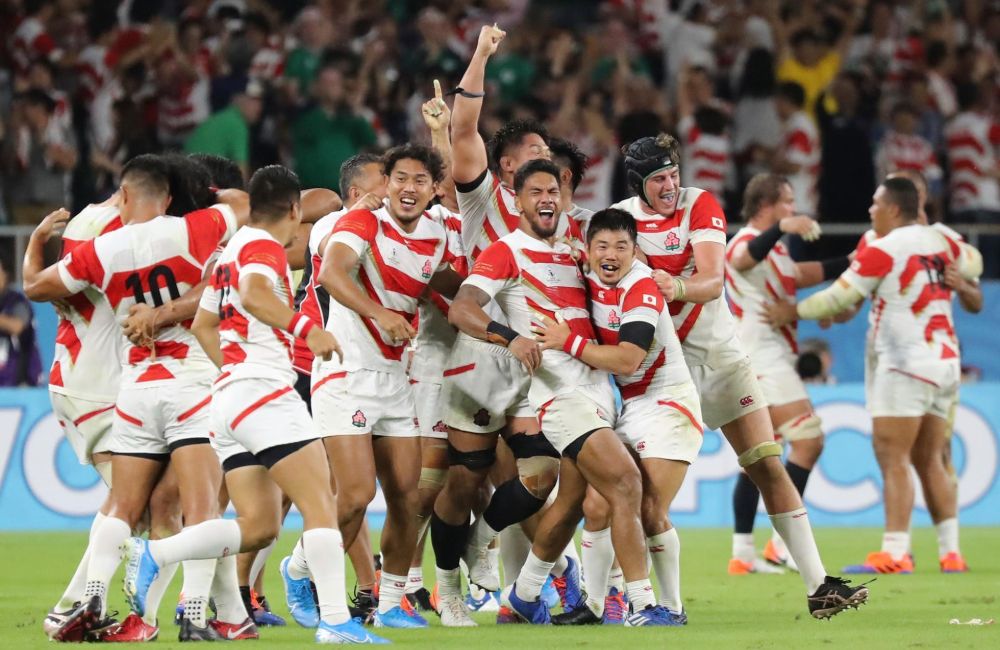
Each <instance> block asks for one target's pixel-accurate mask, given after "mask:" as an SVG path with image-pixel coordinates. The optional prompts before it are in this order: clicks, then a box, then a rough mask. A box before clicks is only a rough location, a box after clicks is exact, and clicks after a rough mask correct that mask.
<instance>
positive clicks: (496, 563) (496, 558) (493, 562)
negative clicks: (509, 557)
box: [486, 546, 500, 584]
mask: <svg viewBox="0 0 1000 650" xmlns="http://www.w3.org/2000/svg"><path fill="white" fill-rule="evenodd" d="M486 557H487V558H489V561H490V566H491V567H493V575H495V576H496V578H497V584H499V583H500V547H499V546H494V547H493V548H487V549H486Z"/></svg>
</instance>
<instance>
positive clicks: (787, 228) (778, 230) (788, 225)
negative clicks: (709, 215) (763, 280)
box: [729, 216, 839, 275]
mask: <svg viewBox="0 0 1000 650" xmlns="http://www.w3.org/2000/svg"><path fill="white" fill-rule="evenodd" d="M786 233H792V234H796V235H800V236H801V237H802V238H803V239H805V240H806V241H815V240H816V239H818V238H819V234H820V228H819V224H818V223H816V221H815V220H813V219H811V218H810V217H801V216H800V217H784V218H782V219H781V220H780V221H778V223H776V224H774V225H773V226H771V227H770V228H768V229H767V230H765V231H764V232H762V233H760V234H759V235H757V236H756V237H754V238H753V239H748V240H747V241H745V242H739V243H738V244H736V246H734V247H733V254H732V255H730V257H729V263H730V264H731V265H732V266H733V268H734V269H736V270H737V271H747V270H749V269H752V268H753V267H755V266H757V265H758V264H760V263H761V262H763V261H764V259H765V258H766V257H767V254H768V253H770V252H771V249H772V248H774V245H775V244H777V243H778V240H780V239H781V238H782V237H783V236H784V235H785V234H786ZM838 275H839V273H838Z"/></svg>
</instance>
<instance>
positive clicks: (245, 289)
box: [239, 273, 295, 329]
mask: <svg viewBox="0 0 1000 650" xmlns="http://www.w3.org/2000/svg"><path fill="white" fill-rule="evenodd" d="M239 292H240V302H241V303H242V304H243V307H244V308H245V309H246V310H247V311H248V312H250V315H251V316H253V317H254V318H256V319H257V320H259V321H261V322H262V323H264V324H265V325H267V326H269V327H274V328H277V329H287V328H288V324H289V323H290V322H291V320H292V316H294V315H295V312H294V311H292V308H291V307H289V306H288V305H287V304H285V303H283V302H281V300H280V299H279V298H278V296H276V295H275V294H274V285H273V284H271V281H270V280H268V279H267V278H266V277H264V276H263V275H261V274H260V273H248V274H246V275H244V276H242V277H241V278H240V284H239Z"/></svg>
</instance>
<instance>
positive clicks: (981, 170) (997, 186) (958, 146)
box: [944, 111, 1000, 212]
mask: <svg viewBox="0 0 1000 650" xmlns="http://www.w3.org/2000/svg"><path fill="white" fill-rule="evenodd" d="M944 136H945V140H946V141H947V143H948V159H949V161H950V165H949V166H950V168H951V177H950V179H949V184H950V186H951V209H952V211H953V212H959V211H962V210H1000V181H998V180H997V178H996V171H997V165H1000V123H998V122H997V121H996V120H995V119H993V117H992V116H990V115H987V114H983V113H977V112H974V111H965V112H962V113H959V114H958V115H956V116H955V117H954V118H953V119H952V120H951V121H949V122H948V125H947V126H946V127H945V129H944Z"/></svg>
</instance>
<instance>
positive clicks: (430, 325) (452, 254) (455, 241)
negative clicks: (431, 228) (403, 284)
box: [409, 205, 469, 382]
mask: <svg viewBox="0 0 1000 650" xmlns="http://www.w3.org/2000/svg"><path fill="white" fill-rule="evenodd" d="M424 215H425V216H427V217H428V218H429V219H433V220H434V221H435V222H437V223H438V224H439V225H441V226H442V227H443V228H444V230H445V233H447V243H446V246H447V252H446V254H445V257H446V259H449V260H451V265H452V268H454V269H455V271H456V272H458V274H459V275H461V276H462V277H465V276H467V275H468V274H469V269H468V266H467V261H466V258H465V253H464V251H463V249H462V217H461V215H459V214H458V213H456V212H452V211H451V210H449V209H448V208H446V207H444V206H443V205H435V206H432V207H431V208H430V209H428V210H427V211H426V212H424ZM450 306H451V301H450V300H448V299H447V298H445V297H444V296H442V295H441V294H439V293H438V292H436V291H428V292H427V293H426V294H425V295H424V296H422V297H421V298H420V302H419V303H418V304H417V336H416V338H414V339H413V341H412V342H411V344H410V347H411V349H412V350H413V357H412V359H411V360H410V370H409V375H410V378H411V379H413V380H416V381H427V382H440V381H441V380H442V378H443V374H444V370H445V367H446V366H447V364H448V357H449V356H450V355H451V348H452V346H453V345H454V344H455V338H456V337H457V336H458V330H456V329H455V327H454V326H453V325H452V324H451V323H449V322H448V309H449V307H450Z"/></svg>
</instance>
